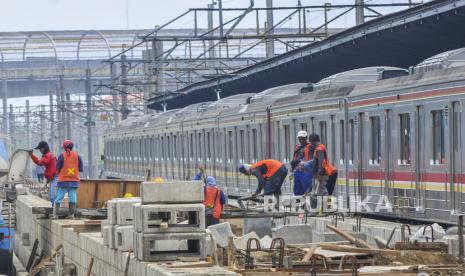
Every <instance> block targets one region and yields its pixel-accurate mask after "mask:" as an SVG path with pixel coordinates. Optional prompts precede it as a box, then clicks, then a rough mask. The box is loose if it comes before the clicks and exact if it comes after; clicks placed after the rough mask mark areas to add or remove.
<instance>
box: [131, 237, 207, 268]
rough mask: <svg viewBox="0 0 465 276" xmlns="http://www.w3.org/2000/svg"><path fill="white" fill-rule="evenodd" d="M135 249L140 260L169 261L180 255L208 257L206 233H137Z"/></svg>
mask: <svg viewBox="0 0 465 276" xmlns="http://www.w3.org/2000/svg"><path fill="white" fill-rule="evenodd" d="M135 236H136V237H135V238H136V240H135V249H136V250H137V251H138V252H137V259H138V260H140V261H146V262H153V261H168V260H176V259H178V257H198V258H200V259H204V258H206V255H207V252H206V251H207V250H206V248H207V245H206V233H205V232H204V233H157V234H144V233H136V235H135Z"/></svg>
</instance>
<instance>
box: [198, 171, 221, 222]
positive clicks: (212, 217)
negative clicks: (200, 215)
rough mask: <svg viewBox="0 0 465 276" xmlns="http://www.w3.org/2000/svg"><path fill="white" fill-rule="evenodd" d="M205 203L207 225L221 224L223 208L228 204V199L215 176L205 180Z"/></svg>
mask: <svg viewBox="0 0 465 276" xmlns="http://www.w3.org/2000/svg"><path fill="white" fill-rule="evenodd" d="M203 192H204V202H203V204H204V205H205V223H206V225H207V226H210V225H214V224H218V223H219V222H220V217H221V212H222V211H223V206H224V205H225V204H226V197H225V195H224V193H223V191H222V190H221V189H220V188H219V187H218V185H217V184H216V179H215V178H214V177H213V176H207V178H205V187H204V189H203Z"/></svg>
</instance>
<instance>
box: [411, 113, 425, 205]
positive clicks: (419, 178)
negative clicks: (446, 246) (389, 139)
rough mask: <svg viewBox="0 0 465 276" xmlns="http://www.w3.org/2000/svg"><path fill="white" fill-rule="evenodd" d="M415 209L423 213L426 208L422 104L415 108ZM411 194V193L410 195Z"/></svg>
mask: <svg viewBox="0 0 465 276" xmlns="http://www.w3.org/2000/svg"><path fill="white" fill-rule="evenodd" d="M414 124H415V147H414V149H415V152H414V153H415V211H416V212H417V213H424V212H425V209H426V206H425V205H426V187H425V183H424V181H423V172H424V168H425V159H426V156H425V115H424V108H423V106H420V105H419V106H417V107H416V110H415V119H414ZM412 196H413V195H412Z"/></svg>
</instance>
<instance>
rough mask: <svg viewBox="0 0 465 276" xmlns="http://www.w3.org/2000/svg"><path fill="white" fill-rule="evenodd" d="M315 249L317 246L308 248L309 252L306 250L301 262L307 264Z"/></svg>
mask: <svg viewBox="0 0 465 276" xmlns="http://www.w3.org/2000/svg"><path fill="white" fill-rule="evenodd" d="M317 248H318V246H317V245H314V246H312V248H310V250H308V251H307V253H306V254H305V256H304V257H303V258H302V262H308V261H309V260H310V258H311V257H312V256H313V253H315V250H316V249H317Z"/></svg>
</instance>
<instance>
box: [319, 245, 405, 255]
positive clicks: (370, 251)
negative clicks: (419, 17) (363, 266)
mask: <svg viewBox="0 0 465 276" xmlns="http://www.w3.org/2000/svg"><path fill="white" fill-rule="evenodd" d="M321 248H322V249H325V250H332V251H339V252H352V253H366V254H381V253H382V254H390V255H399V254H400V252H399V251H396V250H389V249H369V248H358V247H353V246H345V245H333V244H322V245H321Z"/></svg>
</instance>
